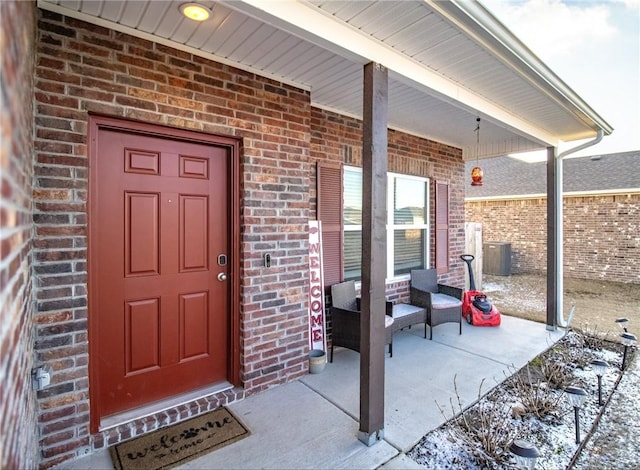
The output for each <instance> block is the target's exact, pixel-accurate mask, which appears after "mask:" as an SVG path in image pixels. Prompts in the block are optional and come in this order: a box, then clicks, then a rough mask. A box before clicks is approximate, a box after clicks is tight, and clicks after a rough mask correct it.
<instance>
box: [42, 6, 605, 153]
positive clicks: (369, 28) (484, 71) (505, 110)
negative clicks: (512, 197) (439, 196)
mask: <svg viewBox="0 0 640 470" xmlns="http://www.w3.org/2000/svg"><path fill="white" fill-rule="evenodd" d="M181 3H183V0H136V1H125V0H38V6H39V7H41V8H43V9H46V10H51V11H54V12H57V13H60V14H63V15H66V16H70V17H73V18H77V19H80V20H83V21H87V22H89V23H94V24H97V25H99V26H103V27H106V28H111V29H114V30H117V31H120V32H124V33H127V34H131V35H133V36H137V37H142V38H144V39H146V40H149V41H155V42H158V43H161V44H164V45H167V46H171V47H175V48H176V49H179V50H183V51H187V52H190V53H193V54H195V55H200V56H202V57H205V58H209V59H211V60H215V61H218V62H221V63H224V64H228V65H232V66H235V67H238V68H240V69H243V70H247V71H250V72H252V73H256V74H258V75H262V76H265V77H267V78H271V79H274V80H279V81H282V82H284V83H288V84H292V85H294V86H297V87H300V88H301V89H306V90H310V91H311V102H312V104H313V105H314V106H318V107H321V108H324V109H328V110H332V111H335V112H338V113H342V114H345V115H350V116H356V117H359V116H361V115H362V70H363V66H364V64H366V63H367V62H370V61H375V62H379V63H381V64H383V65H385V66H386V67H387V68H388V69H389V113H388V114H389V126H390V127H392V128H395V129H399V130H403V131H405V132H409V133H412V134H415V135H419V136H423V137H427V138H430V139H433V140H436V141H439V142H442V143H445V144H448V145H452V146H455V147H459V148H462V149H463V153H464V156H465V159H475V158H476V157H479V158H483V157H487V156H496V155H504V154H507V153H515V152H522V151H527V150H534V149H540V148H542V147H546V146H549V145H551V146H557V145H558V143H559V142H560V141H572V140H576V139H582V138H588V137H592V136H593V135H594V134H595V129H597V126H598V125H601V124H602V123H601V122H599V121H598V120H597V119H594V118H593V116H594V115H595V113H594V112H593V111H592V110H591V109H590V108H588V106H587V105H586V103H583V102H582V101H581V100H579V97H577V96H574V95H575V94H572V92H571V93H570V89H569V88H568V87H566V85H565V86H564V88H562V87H554V86H551V85H550V84H549V83H548V82H547V81H545V80H541V79H540V78H539V77H538V75H537V69H536V70H534V68H527V67H526V65H528V63H525V61H524V60H522V59H521V58H520V56H519V55H518V53H516V52H517V51H516V52H513V51H511V50H508V48H506V47H505V46H504V44H505V42H504V41H502V40H501V38H499V37H497V36H498V35H496V34H494V33H489V32H488V30H489V29H490V28H489V26H493V27H496V28H497V30H498V32H499V33H502V34H504V36H505V37H507V39H510V38H511V39H515V38H513V36H512V35H510V33H509V32H508V30H506V29H504V27H502V26H501V25H500V24H499V23H498V22H497V21H496V20H495V19H494V18H493V17H491V16H490V15H489V18H488V20H487V18H484V17H483V15H482V14H481V13H482V12H483V11H484V10H481V11H480V13H478V12H472V13H470V14H469V13H466V12H465V11H463V10H464V8H462V7H458V6H456V5H457V2H440V1H437V2H432V1H430V0H428V1H420V0H417V1H410V0H400V1H326V2H325V1H304V0H303V1H298V2H296V1H290V0H289V1H274V0H246V1H229V2H214V1H212V0H203V1H202V3H203V4H205V5H208V6H211V7H212V8H213V14H212V17H211V18H210V19H209V20H207V21H205V22H202V23H196V22H193V21H190V20H187V19H185V18H184V17H182V15H181V14H180V12H179V9H178V7H179V5H180V4H181ZM462 3H463V4H464V5H465V8H467V9H471V8H472V7H471V6H469V5H466V3H464V2H462ZM478 8H481V7H478ZM485 13H486V11H485ZM471 16H473V18H472V17H471ZM476 17H480V19H481V20H482V21H483V22H484V23H488V24H489V26H486V25H480V20H476ZM507 42H508V41H507ZM516 44H520V43H517V41H516ZM520 45H521V44H520ZM521 46H522V48H523V49H522V50H523V51H524V52H526V51H528V50H527V49H526V47H524V45H521ZM534 62H535V61H534ZM523 65H525V67H523ZM542 69H543V71H548V69H546V68H545V67H542ZM554 77H555V76H553V77H552V78H554ZM558 82H559V83H560V85H564V84H562V82H560V81H559V79H558ZM554 85H555V83H554ZM557 88H559V89H557ZM584 110H586V111H584ZM477 116H480V117H481V118H482V127H481V144H480V146H479V147H478V146H477V145H476V134H475V133H474V129H475V126H476V117H477ZM595 116H596V118H597V115H595ZM602 122H604V121H602ZM603 127H604V129H605V132H607V133H608V131H607V127H606V123H604V126H603Z"/></svg>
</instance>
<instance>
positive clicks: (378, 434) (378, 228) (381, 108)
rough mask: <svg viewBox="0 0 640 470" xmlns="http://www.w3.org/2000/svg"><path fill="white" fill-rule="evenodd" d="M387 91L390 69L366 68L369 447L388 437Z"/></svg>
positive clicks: (364, 362)
mask: <svg viewBox="0 0 640 470" xmlns="http://www.w3.org/2000/svg"><path fill="white" fill-rule="evenodd" d="M388 92H389V90H388V74H387V69H386V68H385V67H384V66H382V65H380V64H376V63H369V64H367V65H365V67H364V109H363V116H364V118H363V121H364V122H363V138H362V145H363V151H362V288H361V296H362V305H361V317H360V318H361V323H360V338H361V339H360V341H361V343H360V431H359V435H358V438H359V439H360V440H361V441H362V442H364V443H365V444H367V445H369V446H370V445H373V444H374V443H376V442H377V441H379V440H381V439H383V437H384V359H385V332H384V316H385V300H386V297H385V277H386V276H385V275H386V270H387V231H386V223H387V105H388Z"/></svg>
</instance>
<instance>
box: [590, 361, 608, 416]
mask: <svg viewBox="0 0 640 470" xmlns="http://www.w3.org/2000/svg"><path fill="white" fill-rule="evenodd" d="M591 367H593V371H594V372H595V373H596V375H597V376H598V405H600V406H602V405H603V403H602V376H603V375H604V374H605V373H606V372H607V367H609V364H608V363H607V361H603V360H602V359H594V360H593V361H591Z"/></svg>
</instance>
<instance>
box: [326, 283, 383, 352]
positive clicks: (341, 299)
mask: <svg viewBox="0 0 640 470" xmlns="http://www.w3.org/2000/svg"><path fill="white" fill-rule="evenodd" d="M391 308H392V305H391V303H390V302H387V313H388V312H389V311H390V309H391ZM329 311H330V312H331V350H330V352H329V362H333V347H334V346H342V347H344V348H347V349H351V350H352V351H356V352H360V299H359V298H357V297H356V286H355V282H354V281H346V282H340V283H338V284H334V285H332V286H331V307H330V309H329ZM385 320H386V322H385V344H388V345H389V355H390V356H391V357H393V343H392V333H393V331H392V324H393V318H392V317H391V316H390V315H387V316H386V318H385Z"/></svg>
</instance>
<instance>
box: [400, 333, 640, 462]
mask: <svg viewBox="0 0 640 470" xmlns="http://www.w3.org/2000/svg"><path fill="white" fill-rule="evenodd" d="M570 335H573V333H569V335H568V336H570ZM565 339H566V340H568V341H569V343H570V344H571V343H573V344H571V346H572V347H574V348H575V349H576V354H577V356H571V355H570V356H569V357H581V356H580V355H582V354H587V357H589V360H588V361H587V362H586V364H587V365H586V367H584V368H580V367H575V368H574V369H573V372H572V373H573V379H572V384H573V385H577V386H580V387H582V388H583V389H585V391H586V392H587V393H588V396H587V400H586V402H585V404H584V405H583V407H582V408H581V409H580V434H581V436H580V437H581V441H582V445H583V446H585V443H586V444H587V445H586V446H585V449H584V450H583V451H581V452H580V459H579V460H578V461H577V463H576V467H575V468H579V469H588V468H594V469H595V468H598V469H602V468H625V469H626V468H638V464H637V462H640V429H639V427H640V403H638V400H637V399H636V398H635V395H636V393H637V392H636V390H637V385H638V378H640V367H636V369H637V370H636V371H635V377H634V372H632V371H628V372H627V374H625V377H624V378H628V377H626V375H630V376H631V378H630V379H629V380H624V381H621V384H620V386H619V388H618V389H617V391H616V392H615V393H613V392H614V389H615V386H616V383H617V382H618V381H619V379H620V375H621V371H620V365H621V362H622V354H621V352H620V351H619V350H611V349H600V350H597V349H589V348H586V347H582V346H581V345H580V344H579V343H576V342H575V341H574V339H575V338H574V339H572V338H567V337H566V338H565ZM616 349H619V348H616ZM595 358H598V359H604V360H605V361H607V362H608V363H609V367H608V369H607V372H606V374H605V375H604V376H603V378H602V397H603V400H604V401H605V403H606V401H607V398H608V397H609V396H610V395H612V393H613V395H612V399H611V402H610V404H609V406H608V407H607V409H606V410H607V415H605V419H604V421H602V423H601V424H600V427H599V428H595V427H594V423H595V422H596V420H597V418H598V416H599V415H600V414H602V411H604V410H603V409H602V407H600V406H599V405H598V386H597V383H598V382H597V376H596V375H595V373H594V372H593V370H592V369H591V366H590V365H588V363H589V362H590V360H591V359H595ZM635 363H640V361H635ZM507 382H508V381H507ZM505 383H506V382H505ZM516 393H518V392H515V391H514V389H513V388H510V387H507V386H505V384H502V385H500V386H498V387H496V388H495V389H494V390H493V391H492V392H491V393H489V394H488V395H486V396H485V397H483V398H482V399H481V400H480V401H478V403H477V404H475V405H474V406H472V407H471V408H469V409H468V410H466V411H465V414H467V411H469V410H475V413H476V414H475V416H476V417H477V416H479V415H478V411H477V410H479V409H480V408H479V407H485V408H484V409H485V410H487V409H491V408H492V407H493V408H495V409H496V410H497V412H496V413H494V415H495V416H498V418H497V421H499V420H500V419H501V420H502V421H503V422H502V423H498V424H497V425H496V428H495V429H497V431H493V433H494V434H503V436H502V440H503V442H505V443H506V444H505V446H508V443H509V442H511V441H512V440H513V439H525V440H528V441H529V442H531V443H533V444H534V445H535V446H536V447H537V448H538V450H539V451H540V454H541V455H540V458H539V459H538V464H537V465H536V468H539V469H561V468H567V466H568V465H569V464H570V463H571V462H572V459H573V458H574V455H575V454H576V452H577V451H578V449H579V447H580V446H579V444H576V442H575V440H576V434H575V414H574V409H573V407H572V406H571V405H570V403H569V401H568V399H567V397H566V394H564V393H563V392H562V391H559V390H556V391H555V392H554V393H555V394H556V395H555V397H556V398H557V400H558V401H557V403H558V408H557V410H556V411H555V412H553V413H551V414H550V415H549V416H546V417H544V418H543V419H539V418H536V417H535V416H533V415H532V414H527V415H525V416H522V417H516V418H513V417H512V416H511V413H512V409H513V405H514V404H518V403H519V402H520V398H519V397H518V396H516ZM619 401H626V402H628V403H633V405H632V408H633V410H632V413H629V412H628V411H620V412H618V413H616V411H615V409H616V408H617V406H618V405H617V402H619ZM438 405H439V406H440V408H441V409H442V410H443V412H444V413H445V414H446V415H447V416H451V415H453V414H454V413H455V412H456V409H455V406H452V405H451V404H438ZM457 411H458V412H459V411H460V410H459V409H458V410H457ZM447 412H448V414H447ZM458 416H460V415H459V414H458ZM468 416H473V414H471V415H468ZM488 416H489V417H490V416H491V413H487V414H485V415H484V419H485V422H486V421H488V420H489V421H490V419H491V418H488ZM500 417H501V418H500ZM494 419H495V418H494ZM481 420H482V419H480V420H479V421H481ZM494 424H495V423H494ZM592 429H593V430H592ZM631 429H633V432H631V433H629V432H626V431H627V430H631ZM592 432H593V437H592V435H591V433H592ZM612 433H615V434H617V435H618V439H617V440H616V441H612V440H611V439H610V438H609V436H610V435H611V434H612ZM630 434H633V435H630ZM467 436H468V434H467ZM629 445H631V446H632V448H635V452H634V453H633V454H632V455H631V456H629V457H628V458H627V459H626V460H625V459H624V458H623V459H622V460H621V458H620V457H617V456H615V455H616V454H615V452H614V453H613V455H614V456H612V448H613V449H619V448H622V449H624V446H629ZM618 446H619V447H618ZM501 449H502V447H501ZM479 453H480V454H481V453H482V451H481V450H480V446H479V444H477V443H476V445H475V448H474V444H473V442H472V441H469V439H467V438H465V437H464V436H461V434H460V428H457V427H456V426H454V425H453V424H452V422H451V421H449V422H448V423H447V424H445V425H444V426H442V427H440V428H438V429H436V430H434V431H433V432H431V433H429V434H427V435H426V436H425V437H424V438H423V439H422V440H421V441H420V442H419V443H418V444H417V445H416V446H415V447H414V448H413V449H412V450H411V451H410V452H408V453H407V456H408V457H409V458H411V459H413V460H414V461H416V462H418V463H419V464H421V465H423V466H424V467H426V468H434V469H446V470H457V469H461V470H462V469H465V470H466V469H481V468H496V469H500V468H506V467H512V468H513V465H514V464H515V460H514V459H513V456H512V455H511V454H510V453H508V451H505V452H504V454H503V455H502V462H496V460H495V459H493V458H488V459H487V458H486V459H485V462H484V463H483V462H481V461H480V462H479V460H478V459H477V458H476V456H477V455H478V454H479ZM618 453H619V452H618ZM474 454H475V455H474ZM596 457H597V460H594V459H595V458H596ZM594 462H599V464H597V465H595V466H594Z"/></svg>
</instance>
